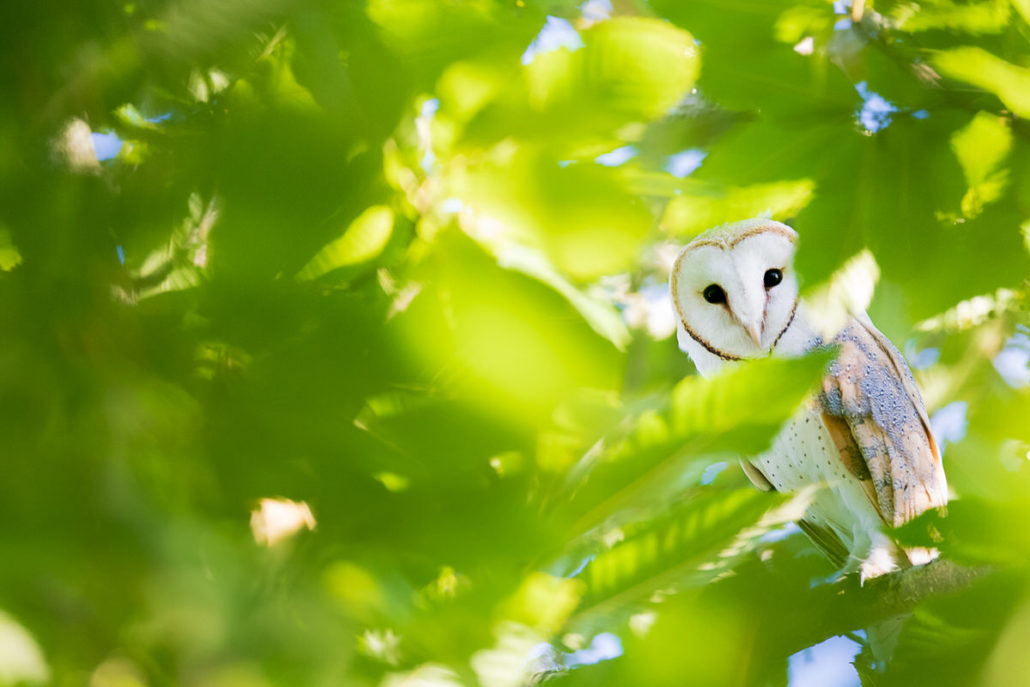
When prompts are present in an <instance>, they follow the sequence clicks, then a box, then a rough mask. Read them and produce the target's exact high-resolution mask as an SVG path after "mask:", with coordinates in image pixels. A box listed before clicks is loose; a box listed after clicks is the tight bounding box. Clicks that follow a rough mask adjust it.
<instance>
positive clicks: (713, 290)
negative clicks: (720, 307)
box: [701, 284, 726, 303]
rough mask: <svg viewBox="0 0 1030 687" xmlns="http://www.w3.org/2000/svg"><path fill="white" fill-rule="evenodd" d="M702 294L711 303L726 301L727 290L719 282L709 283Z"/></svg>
mask: <svg viewBox="0 0 1030 687" xmlns="http://www.w3.org/2000/svg"><path fill="white" fill-rule="evenodd" d="M701 295H702V296H704V297H705V300H706V301H708V302H709V303H725V302H726V292H725V291H723V290H722V287H721V286H719V285H718V284H709V285H708V286H706V287H705V290H704V291H702V292H701Z"/></svg>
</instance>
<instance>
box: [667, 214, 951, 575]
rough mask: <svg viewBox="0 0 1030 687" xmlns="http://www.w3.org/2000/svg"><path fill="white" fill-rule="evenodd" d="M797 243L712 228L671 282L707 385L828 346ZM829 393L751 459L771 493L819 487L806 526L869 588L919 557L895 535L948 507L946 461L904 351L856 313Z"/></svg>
mask: <svg viewBox="0 0 1030 687" xmlns="http://www.w3.org/2000/svg"><path fill="white" fill-rule="evenodd" d="M796 244H797V233H796V232H795V231H794V230H793V229H791V228H790V227H788V226H787V225H785V224H781V223H779V222H775V221H772V220H769V219H752V220H746V221H743V222H738V223H736V224H730V225H726V226H722V227H718V228H716V229H713V230H710V231H708V232H706V233H704V234H702V235H700V236H698V237H697V238H696V239H694V240H693V241H691V242H690V243H689V244H687V245H686V246H685V247H684V248H683V250H682V251H681V252H680V254H679V256H678V257H677V258H676V261H675V264H674V266H673V269H672V274H671V276H670V288H671V291H672V301H673V304H674V306H675V310H676V319H677V330H678V337H679V343H680V347H681V348H682V349H683V350H685V351H686V352H687V354H688V355H689V356H690V358H691V359H692V360H693V362H694V364H695V365H696V367H697V369H698V371H699V372H700V373H701V374H702V375H703V376H709V375H711V374H713V373H714V372H715V371H717V370H718V369H719V368H720V367H721V366H723V365H725V364H727V363H732V362H733V361H738V360H745V359H749V358H759V357H764V356H769V355H773V356H785V357H791V356H799V355H802V354H804V353H805V352H807V351H810V350H812V349H813V348H816V347H819V346H822V345H823V344H824V343H825V342H824V341H823V339H822V338H821V337H820V336H819V334H818V333H817V331H816V329H815V328H814V327H813V326H812V320H811V313H810V312H808V311H807V310H806V306H805V302H804V301H802V300H800V299H799V294H798V282H797V278H796V275H795V273H794V269H793V258H794V251H795V247H796ZM832 343H835V344H837V345H838V346H839V353H838V355H837V358H836V359H835V360H834V361H833V362H832V363H831V364H830V365H829V367H828V369H827V371H826V374H825V376H824V377H823V380H822V386H821V389H820V390H819V391H818V392H817V393H815V394H813V396H812V397H811V398H810V399H808V400H807V401H806V402H805V403H804V404H803V405H802V407H801V408H800V410H799V411H798V412H797V413H796V414H795V415H794V416H793V417H791V418H790V420H788V421H787V423H786V424H785V425H784V426H783V428H782V429H781V431H780V433H779V434H778V435H777V436H776V438H775V439H774V440H773V443H772V445H771V446H770V448H769V449H768V450H767V451H766V452H765V453H762V454H761V455H758V456H752V457H747V458H745V459H743V460H742V461H741V464H742V465H743V467H744V471H745V472H746V473H747V476H748V477H749V478H750V480H751V482H752V483H754V485H755V486H756V487H758V488H760V489H764V490H769V489H775V490H777V491H793V490H796V489H800V488H802V487H805V486H808V485H820V486H822V487H824V488H821V489H819V490H818V491H817V493H816V496H815V497H814V500H813V502H812V503H811V505H810V506H809V508H808V510H807V511H806V512H805V514H804V517H803V518H802V520H801V521H800V522H799V523H798V524H799V526H800V527H801V529H802V530H803V531H804V532H805V533H806V534H807V535H808V536H809V537H810V538H811V539H812V541H813V542H814V543H815V544H816V545H817V546H818V547H819V548H820V549H821V550H823V552H824V553H826V555H827V556H828V557H829V558H830V559H831V560H832V561H833V562H834V563H835V564H836V565H837V566H838V568H839V569H840V570H841V572H842V573H847V572H855V571H858V572H860V573H861V576H862V580H866V579H868V578H870V577H875V576H877V575H881V574H883V573H885V572H889V571H890V570H893V569H896V568H897V567H907V566H908V565H909V564H910V561H909V558H908V556H907V555H906V553H905V552H904V551H902V550H901V549H900V548H898V547H897V546H896V545H895V544H894V542H893V541H892V539H891V538H890V536H889V534H888V532H889V530H890V529H891V528H893V527H897V526H899V525H901V524H903V523H905V522H907V521H908V520H910V519H912V518H914V517H915V516H916V515H918V514H920V513H922V512H923V511H925V510H927V509H929V508H935V507H941V506H944V505H945V504H946V503H947V499H948V487H947V483H946V481H945V477H944V469H943V467H942V464H941V458H940V453H939V451H938V450H937V446H936V444H935V442H934V439H933V436H932V434H931V433H930V423H929V420H928V418H927V415H926V409H925V407H924V405H923V401H922V398H921V397H920V395H919V390H918V389H917V387H916V384H915V380H914V379H913V378H912V373H911V372H910V371H909V369H908V366H907V365H906V364H905V361H904V359H903V358H902V356H901V354H900V353H899V352H898V350H897V349H896V348H895V347H894V346H893V345H892V344H891V343H890V341H888V340H887V338H886V337H885V336H884V335H883V334H881V333H880V332H879V330H877V329H876V327H874V326H873V323H872V322H871V321H870V320H869V317H868V316H867V315H866V314H865V313H864V312H861V313H852V314H851V315H850V319H849V320H848V321H847V322H846V324H845V326H844V328H843V329H842V330H841V331H840V333H839V334H838V335H837V337H836V338H835V339H834V340H833V342H832Z"/></svg>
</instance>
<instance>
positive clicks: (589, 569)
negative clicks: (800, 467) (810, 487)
mask: <svg viewBox="0 0 1030 687" xmlns="http://www.w3.org/2000/svg"><path fill="white" fill-rule="evenodd" d="M810 499H811V494H810V493H807V492H806V493H802V494H800V495H796V496H791V495H789V494H767V493H764V492H759V491H757V490H756V489H753V488H751V487H744V488H741V489H734V490H728V491H722V490H713V491H710V492H707V493H701V494H696V495H694V496H693V497H692V498H690V499H689V500H684V501H683V502H682V503H680V504H678V505H677V506H676V507H675V508H674V509H672V510H671V511H668V512H666V513H664V514H663V515H662V516H661V517H658V518H656V519H654V520H650V521H639V520H638V521H637V522H634V523H632V524H631V525H630V526H628V527H627V528H621V529H619V530H617V531H613V532H609V533H607V534H605V535H604V536H605V537H607V538H608V540H609V541H611V542H612V544H611V545H610V546H602V550H601V551H599V552H597V553H594V554H592V557H591V559H590V561H589V563H587V564H586V566H585V568H584V570H583V572H582V573H581V574H580V575H579V577H580V578H581V579H583V580H584V581H585V582H586V589H587V592H586V594H585V595H584V598H583V601H582V604H581V605H580V607H579V608H578V609H577V611H576V612H575V614H574V615H573V617H572V618H571V619H570V620H569V626H568V631H570V632H578V633H581V634H583V635H585V636H590V635H592V634H594V633H596V632H598V631H601V630H603V629H605V628H612V627H613V625H615V626H617V624H620V623H622V622H625V620H627V619H628V617H629V616H630V615H632V614H635V613H640V612H642V611H645V610H649V609H651V608H653V607H654V606H655V605H656V604H657V602H656V598H657V599H659V600H660V599H663V598H665V597H667V596H669V595H672V594H675V593H676V592H679V591H682V590H684V589H686V588H688V587H692V586H700V585H703V584H705V583H707V582H709V581H711V580H713V579H715V578H716V577H718V576H719V575H720V574H722V573H724V572H725V571H726V570H728V569H730V568H732V566H733V565H734V563H735V562H737V561H738V560H739V559H740V557H741V556H743V555H744V554H746V553H747V552H749V551H751V550H752V549H753V548H754V547H755V546H756V545H757V543H758V541H759V539H760V538H761V536H762V535H764V534H765V533H767V532H768V531H769V530H771V529H774V528H775V527H778V526H781V525H783V524H784V523H787V522H791V521H793V520H796V519H798V518H800V517H801V515H802V514H803V513H804V511H805V509H806V508H807V507H808V503H809V501H810ZM581 553H582V554H586V553H587V552H586V551H581ZM656 592H661V593H660V594H658V595H657V597H656Z"/></svg>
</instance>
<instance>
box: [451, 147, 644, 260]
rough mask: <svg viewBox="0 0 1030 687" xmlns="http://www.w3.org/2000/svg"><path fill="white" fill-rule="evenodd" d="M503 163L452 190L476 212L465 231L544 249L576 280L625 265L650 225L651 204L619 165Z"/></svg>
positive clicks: (522, 159)
mask: <svg viewBox="0 0 1030 687" xmlns="http://www.w3.org/2000/svg"><path fill="white" fill-rule="evenodd" d="M505 163H506V164H504V165H499V164H496V163H493V164H490V165H487V166H484V167H483V168H481V169H476V170H470V171H469V173H468V174H467V175H464V176H463V177H461V178H457V179H455V180H454V183H455V189H454V191H455V192H456V193H457V194H458V195H459V196H460V197H462V198H463V199H464V200H465V202H466V203H467V204H469V205H470V206H471V207H472V208H473V209H474V210H475V211H476V215H474V216H471V217H470V218H469V220H468V226H467V229H466V230H467V231H469V233H470V234H472V235H473V236H476V237H483V238H485V239H487V240H493V239H494V238H495V237H496V238H499V239H502V240H507V241H514V242H517V243H525V244H528V245H530V246H532V247H536V248H540V249H542V250H543V251H544V252H545V253H546V254H547V255H548V257H549V258H550V259H551V261H552V262H553V263H554V265H555V266H556V267H557V268H559V269H560V270H562V271H563V272H565V273H566V274H568V275H570V276H571V277H573V278H576V279H582V280H586V279H593V278H596V277H598V276H601V275H604V274H613V273H617V272H619V271H622V270H624V269H627V268H628V267H629V266H630V265H631V264H633V262H634V260H635V259H636V257H637V255H638V254H639V251H640V247H641V242H642V240H643V238H644V236H645V234H646V232H647V231H648V229H650V228H651V225H652V221H653V220H652V216H651V213H650V212H649V210H648V209H647V208H646V207H645V206H644V205H643V203H641V202H640V201H639V199H637V198H634V197H633V196H631V195H630V194H629V193H627V192H626V190H625V189H624V188H623V187H622V184H621V181H620V177H619V175H618V173H617V170H612V169H609V168H606V167H602V166H600V165H587V164H576V165H568V166H565V167H562V166H560V165H559V164H558V163H557V161H555V160H553V159H551V158H550V157H549V156H547V155H542V154H534V153H531V152H529V151H524V152H519V153H517V154H516V155H515V156H514V157H513V158H512V159H509V160H506V161H505Z"/></svg>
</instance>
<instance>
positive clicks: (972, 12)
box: [890, 0, 1011, 34]
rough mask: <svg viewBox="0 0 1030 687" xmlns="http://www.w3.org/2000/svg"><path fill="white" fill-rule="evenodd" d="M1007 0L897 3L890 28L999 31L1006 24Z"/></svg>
mask: <svg viewBox="0 0 1030 687" xmlns="http://www.w3.org/2000/svg"><path fill="white" fill-rule="evenodd" d="M1010 12H1011V6H1010V5H1009V2H1008V0H988V1H987V2H972V3H968V4H956V3H953V2H950V0H924V1H923V2H921V3H901V4H898V5H895V7H894V9H893V10H892V11H891V12H890V17H891V19H892V20H893V21H894V24H893V25H894V28H896V29H898V30H900V31H906V32H909V33H918V32H920V31H942V30H943V31H952V32H965V33H972V34H982V33H999V32H1001V31H1004V30H1005V28H1006V27H1007V26H1008V24H1009V14H1010Z"/></svg>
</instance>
